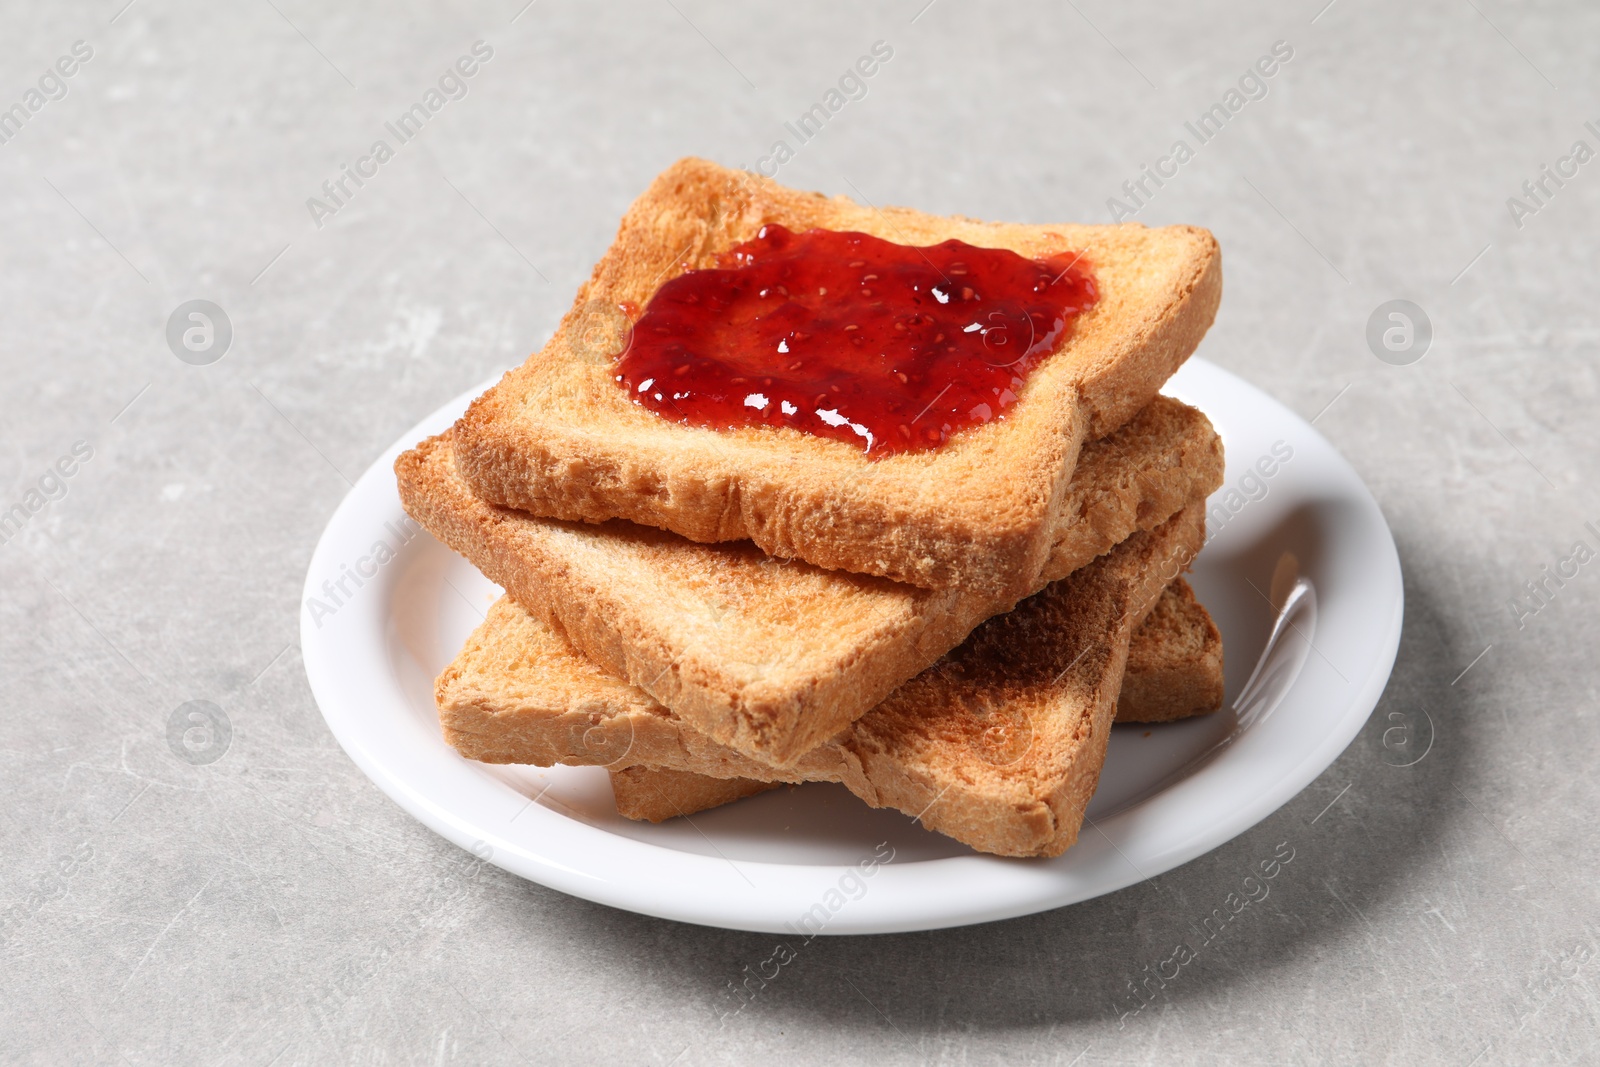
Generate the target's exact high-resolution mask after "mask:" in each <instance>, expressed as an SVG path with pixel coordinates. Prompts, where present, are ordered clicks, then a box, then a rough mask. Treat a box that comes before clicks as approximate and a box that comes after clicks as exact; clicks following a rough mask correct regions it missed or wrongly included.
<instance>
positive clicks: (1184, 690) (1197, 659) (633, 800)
mask: <svg viewBox="0 0 1600 1067" xmlns="http://www.w3.org/2000/svg"><path fill="white" fill-rule="evenodd" d="M1221 706H1222V638H1221V635H1220V634H1218V633H1217V628H1216V624H1215V623H1213V622H1212V621H1211V616H1210V615H1209V614H1207V612H1206V609H1205V608H1204V607H1202V606H1201V605H1200V603H1199V601H1197V600H1195V597H1194V590H1192V589H1190V588H1189V583H1188V582H1186V581H1184V580H1183V579H1182V578H1178V579H1176V580H1174V581H1173V582H1171V583H1170V584H1169V585H1168V586H1167V588H1166V590H1165V591H1163V592H1162V594H1161V599H1160V600H1159V601H1158V602H1157V603H1156V606H1155V609H1154V610H1152V611H1151V612H1150V614H1149V615H1148V616H1146V617H1145V620H1144V622H1143V623H1142V624H1141V625H1140V626H1139V628H1138V629H1137V630H1135V631H1134V634H1133V639H1132V641H1131V642H1130V644H1129V646H1128V665H1127V667H1126V669H1125V670H1124V671H1123V675H1122V692H1121V693H1120V694H1119V695H1118V697H1117V715H1116V721H1117V722H1119V723H1147V722H1171V721H1173V720H1175V719H1182V718H1188V717H1190V716H1194V715H1204V714H1207V713H1209V712H1212V711H1216V710H1217V709H1218V708H1220V707H1221ZM611 782H612V785H613V787H614V788H616V789H617V812H618V813H619V814H621V815H624V816H626V817H627V818H630V819H644V820H648V821H650V822H662V821H664V820H666V819H670V818H673V817H674V816H676V815H678V814H693V813H694V812H697V811H704V810H706V809H707V808H711V807H715V806H716V805H718V804H726V803H729V802H731V801H734V800H739V799H741V798H743V797H745V796H750V795H752V794H753V793H755V792H759V791H761V790H764V789H770V788H772V786H773V784H774V783H771V782H760V781H756V780H755V779H750V778H731V779H724V778H712V777H709V776H708V775H704V774H699V773H691V772H689V771H683V770H666V769H664V768H660V767H647V766H642V765H636V766H630V767H625V768H622V769H619V770H613V771H612V772H611ZM734 783H746V784H748V786H750V787H751V790H750V792H744V791H742V790H740V789H736V788H734ZM624 792H626V796H627V801H626V805H624V800H623V796H624ZM719 798H721V799H719Z"/></svg>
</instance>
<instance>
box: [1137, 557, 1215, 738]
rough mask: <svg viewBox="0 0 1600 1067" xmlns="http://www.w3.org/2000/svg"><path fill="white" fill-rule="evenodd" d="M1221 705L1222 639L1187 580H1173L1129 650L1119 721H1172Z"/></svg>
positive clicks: (1211, 710) (1209, 710)
mask: <svg viewBox="0 0 1600 1067" xmlns="http://www.w3.org/2000/svg"><path fill="white" fill-rule="evenodd" d="M1220 707H1222V635H1221V634H1220V633H1218V632H1217V624H1216V623H1215V622H1213V621H1212V619H1211V615H1210V614H1209V613H1208V612H1207V611H1206V609H1205V608H1203V607H1202V606H1201V605H1200V602H1199V601H1198V600H1196V599H1195V596H1194V590H1193V589H1191V588H1189V583H1188V582H1185V581H1177V582H1173V583H1172V585H1170V586H1168V587H1167V591H1166V593H1165V594H1163V596H1162V597H1161V599H1160V600H1159V601H1157V602H1156V606H1155V608H1154V609H1153V610H1152V611H1151V612H1150V614H1149V616H1147V617H1146V618H1145V620H1144V623H1143V624H1142V625H1141V626H1140V627H1139V632H1138V633H1137V634H1135V635H1134V639H1133V642H1132V643H1131V644H1130V645H1129V646H1128V666H1127V669H1126V670H1125V671H1124V672H1123V675H1122V693H1121V695H1120V696H1118V697H1117V721H1118V722H1128V723H1135V722H1138V723H1143V722H1173V721H1175V720H1177V719H1187V718H1189V717H1191V716H1194V715H1205V714H1207V713H1209V712H1213V711H1216V710H1217V709H1218V708H1220Z"/></svg>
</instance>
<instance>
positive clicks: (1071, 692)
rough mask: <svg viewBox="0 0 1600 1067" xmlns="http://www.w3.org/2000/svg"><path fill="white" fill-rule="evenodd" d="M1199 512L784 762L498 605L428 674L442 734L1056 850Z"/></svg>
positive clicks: (1194, 538) (495, 748) (539, 760)
mask: <svg viewBox="0 0 1600 1067" xmlns="http://www.w3.org/2000/svg"><path fill="white" fill-rule="evenodd" d="M1204 530H1205V519H1204V512H1203V507H1202V505H1199V504H1193V505H1190V506H1188V507H1185V508H1184V509H1183V510H1182V511H1180V512H1179V513H1178V514H1177V515H1175V516H1173V517H1172V518H1171V519H1169V520H1168V521H1167V522H1166V523H1164V524H1162V525H1161V526H1159V527H1157V528H1156V529H1155V530H1153V531H1149V532H1140V533H1136V534H1134V535H1132V536H1131V537H1129V538H1128V539H1127V540H1126V541H1124V542H1123V543H1122V544H1121V545H1119V546H1117V548H1115V549H1113V550H1112V551H1111V552H1109V553H1107V554H1106V555H1105V556H1102V557H1100V558H1099V559H1097V560H1096V561H1094V562H1093V563H1091V564H1090V565H1088V566H1087V567H1084V568H1082V569H1080V570H1079V571H1077V572H1075V573H1074V574H1072V575H1069V576H1068V577H1067V578H1065V579H1063V580H1061V581H1059V582H1055V583H1053V584H1052V585H1050V586H1049V587H1048V588H1047V589H1045V590H1044V591H1043V592H1042V593H1039V594H1038V595H1036V596H1034V597H1031V598H1029V599H1028V600H1026V601H1024V602H1023V603H1022V604H1020V605H1018V606H1017V608H1016V609H1015V610H1013V611H1011V612H1009V613H1007V614H1004V615H998V616H995V617H994V618H991V619H990V620H988V621H987V622H986V623H984V624H983V625H982V626H980V627H979V628H978V629H977V630H975V631H974V632H973V633H972V634H971V635H970V636H969V637H968V638H967V640H966V641H965V642H963V643H962V645H961V646H960V647H959V648H957V649H955V650H953V651H952V652H950V653H949V654H948V655H946V656H945V657H944V658H943V659H942V660H940V661H939V662H938V663H937V664H935V665H934V666H932V667H930V668H929V669H928V670H925V671H923V672H922V673H921V674H919V675H917V676H916V677H915V678H913V679H911V680H910V681H908V682H907V683H905V684H904V685H902V686H900V687H899V688H898V689H896V690H895V691H894V692H893V693H891V694H890V695H889V696H888V698H887V699H885V700H884V701H883V702H882V703H880V704H879V705H878V706H877V707H875V708H873V709H872V711H870V712H869V713H868V714H866V715H864V716H862V717H861V718H860V719H858V720H856V721H855V722H854V723H853V724H852V725H851V726H850V727H849V728H848V729H846V730H845V731H844V732H843V733H841V734H840V735H839V736H837V737H835V738H833V739H832V740H830V741H828V742H827V743H825V744H822V745H819V746H818V747H817V748H815V749H813V750H811V751H809V752H806V753H804V754H803V755H802V756H801V757H800V758H799V759H798V760H796V761H795V762H794V763H793V764H792V765H789V766H775V765H772V764H767V763H761V762H758V761H756V760H753V759H751V758H750V757H748V756H746V755H743V754H742V753H740V752H738V751H735V750H734V749H731V748H727V747H725V746H722V745H718V744H717V743H716V742H714V741H713V740H711V739H710V738H708V737H706V736H705V735H704V734H702V733H700V732H699V731H697V730H695V729H694V728H693V727H691V726H690V725H689V724H688V723H687V722H686V721H685V720H684V719H682V718H680V717H678V716H676V715H674V714H673V713H672V712H670V711H668V710H667V709H666V708H664V707H662V706H661V705H660V704H658V703H656V702H655V701H654V700H652V699H650V696H649V695H648V694H647V693H645V692H644V691H642V690H641V689H638V688H637V687H634V686H630V685H627V684H626V683H625V682H623V681H621V680H620V679H619V678H616V677H615V676H611V675H608V674H607V673H606V672H605V671H603V670H602V669H600V668H599V667H597V666H595V665H594V664H592V663H590V662H588V661H587V660H585V659H584V658H583V657H582V656H580V655H578V654H577V653H576V652H575V651H574V650H573V649H572V647H571V646H570V645H568V644H567V643H566V642H565V641H564V640H563V639H562V638H561V637H560V635H559V634H557V633H556V632H555V631H553V630H551V629H550V628H549V627H547V626H544V625H543V624H541V623H540V622H539V620H538V619H537V618H536V617H535V616H534V615H532V614H531V613H529V612H528V611H526V610H524V609H523V608H521V607H520V606H519V605H517V604H516V603H515V602H514V601H513V600H511V599H510V598H509V597H506V598H502V599H501V600H500V601H499V602H498V603H497V604H496V605H495V606H494V608H493V609H492V611H491V613H490V616H489V618H488V619H487V621H485V623H484V624H483V625H482V626H480V627H479V628H478V629H477V630H476V631H475V632H474V633H473V635H472V636H471V637H470V638H469V639H468V641H467V644H466V646H465V647H464V648H463V649H462V651H461V653H460V655H458V656H457V657H456V659H455V661H454V662H453V663H451V664H450V666H449V667H447V668H446V669H445V671H444V672H443V673H442V674H441V675H440V676H439V679H438V681H437V683H436V685H435V698H436V700H437V703H438V706H439V715H440V722H441V725H442V727H443V730H444V736H445V739H446V740H447V741H448V742H449V743H450V744H452V745H453V746H455V748H456V749H457V751H459V752H460V753H461V754H462V755H464V756H467V757H469V758H472V759H478V760H482V761H485V762H489V763H532V764H537V765H540V766H549V765H551V764H555V763H566V764H574V765H589V766H609V767H625V766H631V765H635V764H643V765H646V766H652V767H664V768H667V769H670V770H680V771H693V772H696V773H699V774H707V775H710V776H711V777H715V778H751V779H758V780H766V781H783V782H800V781H833V782H842V783H844V785H845V786H846V787H847V788H848V789H850V791H851V792H853V793H855V794H856V795H857V796H859V797H861V798H862V799H863V800H865V801H866V802H867V803H868V804H871V805H872V806H874V807H893V808H898V809H899V810H901V811H903V812H906V813H907V814H910V815H913V816H914V817H918V818H920V819H921V820H922V821H923V823H924V824H925V825H927V826H928V827H930V828H931V829H934V830H938V831H940V832H942V833H945V834H948V835H949V836H951V837H954V838H956V839H957V840H959V841H963V842H965V843H966V844H968V845H971V846H972V847H973V848H976V849H979V850H980V851H984V852H993V853H997V854H999V855H1006V856H1054V855H1059V854H1060V853H1061V852H1062V851H1064V850H1065V849H1066V848H1067V847H1068V846H1069V845H1071V844H1072V842H1073V841H1074V840H1076V839H1077V833H1078V826H1079V823H1080V822H1081V820H1082V816H1083V810H1084V805H1086V804H1087V803H1088V800H1089V797H1090V796H1091V795H1092V794H1093V792H1094V787H1095V784H1096V782H1097V781H1098V779H1099V774H1100V766H1101V763H1102V762H1103V760H1104V758H1105V746H1106V740H1107V737H1108V735H1109V733H1110V729H1111V721H1112V717H1113V715H1114V714H1115V710H1116V703H1117V694H1118V692H1119V691H1120V689H1121V686H1122V672H1123V667H1124V665H1125V663H1126V660H1127V655H1128V644H1129V641H1130V639H1131V638H1132V635H1133V632H1134V630H1135V629H1136V628H1137V627H1138V626H1139V625H1140V624H1141V622H1142V621H1143V619H1144V617H1145V616H1146V615H1147V614H1149V612H1150V610H1151V609H1152V608H1153V607H1154V605H1155V603H1156V601H1157V600H1158V599H1159V598H1160V595H1161V591H1162V590H1163V589H1164V588H1165V587H1166V586H1167V584H1168V583H1169V582H1171V581H1172V580H1173V579H1174V578H1176V577H1177V575H1178V574H1179V573H1180V572H1181V571H1182V570H1183V568H1185V567H1186V566H1187V565H1188V563H1189V561H1190V560H1191V559H1192V558H1193V557H1194V555H1195V553H1196V552H1198V551H1199V549H1200V544H1201V542H1202V541H1203V540H1204Z"/></svg>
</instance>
